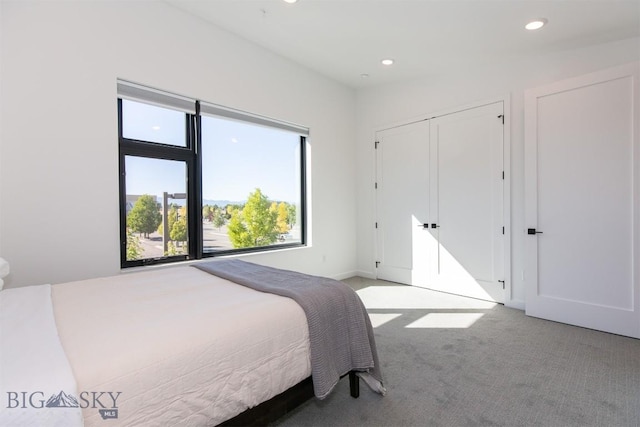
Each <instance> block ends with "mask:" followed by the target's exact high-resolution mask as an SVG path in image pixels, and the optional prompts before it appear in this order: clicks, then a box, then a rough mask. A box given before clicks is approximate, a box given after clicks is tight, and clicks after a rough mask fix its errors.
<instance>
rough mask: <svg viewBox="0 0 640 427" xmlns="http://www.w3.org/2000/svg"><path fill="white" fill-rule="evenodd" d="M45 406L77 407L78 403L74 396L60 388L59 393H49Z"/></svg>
mask: <svg viewBox="0 0 640 427" xmlns="http://www.w3.org/2000/svg"><path fill="white" fill-rule="evenodd" d="M45 406H46V407H47V408H77V407H78V406H79V405H78V400H77V399H76V398H75V397H73V396H71V395H70V394H67V393H65V392H64V391H62V390H60V393H58V394H52V395H51V397H50V398H49V400H47V404H46V405H45Z"/></svg>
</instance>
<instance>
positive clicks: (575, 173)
mask: <svg viewBox="0 0 640 427" xmlns="http://www.w3.org/2000/svg"><path fill="white" fill-rule="evenodd" d="M638 69H639V66H638V64H635V65H633V66H626V67H620V68H616V69H612V70H606V71H602V72H599V73H595V74H590V75H587V76H582V77H579V78H574V79H570V80H566V81H562V82H557V83H555V84H552V85H549V86H545V87H541V88H537V89H532V90H529V91H526V92H525V150H526V151H525V156H526V165H525V167H526V170H525V174H526V223H527V227H531V228H530V229H528V230H526V232H527V233H528V234H529V235H528V236H527V240H526V271H525V273H526V276H525V282H526V312H527V314H528V315H531V316H536V317H542V318H545V319H550V320H555V321H560V322H565V323H569V324H573V325H578V326H584V327H588V328H593V329H598V330H602V331H607V332H613V333H617V334H621V335H627V336H632V337H636V338H638V337H640V286H639V277H640V275H639V273H640V268H639V264H640V257H639V256H638V252H637V251H638V249H640V245H639V242H640V233H639V231H638V222H639V220H640V215H639V212H640V203H639V197H638V192H639V190H638V189H639V188H640V168H639V164H640V161H639V160H640V157H639V156H640V154H639V153H640V147H639V144H638V131H639V125H638V123H639V119H638V117H639V113H638V106H637V103H638V100H640V94H639V91H638V83H639V81H638ZM634 253H635V255H634Z"/></svg>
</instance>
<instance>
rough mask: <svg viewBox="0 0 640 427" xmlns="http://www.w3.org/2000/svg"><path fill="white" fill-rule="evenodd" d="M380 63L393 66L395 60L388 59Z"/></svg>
mask: <svg viewBox="0 0 640 427" xmlns="http://www.w3.org/2000/svg"><path fill="white" fill-rule="evenodd" d="M380 62H382V65H392V64H393V59H391V58H387V59H383V60H382V61H380Z"/></svg>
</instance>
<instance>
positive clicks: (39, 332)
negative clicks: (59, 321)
mask: <svg viewBox="0 0 640 427" xmlns="http://www.w3.org/2000/svg"><path fill="white" fill-rule="evenodd" d="M65 395H66V396H68V395H72V396H78V394H77V391H76V383H75V380H74V378H73V374H72V372H71V368H70V366H69V362H68V361H67V358H66V356H65V353H64V350H63V349H62V346H61V345H60V340H59V339H58V331H57V329H56V324H55V320H54V317H53V310H52V307H51V286H49V285H40V286H29V287H25V288H19V289H6V290H4V291H2V292H0V426H4V427H14V426H15V427H24V426H56V427H57V426H60V427H73V426H81V425H82V414H81V412H80V408H79V407H78V406H77V405H74V403H73V401H68V400H67V399H55V398H54V399H52V400H49V399H50V398H51V397H52V396H60V397H62V396H65ZM52 405H56V407H51V406H52ZM65 406H66V407H65ZM74 406H75V407H74Z"/></svg>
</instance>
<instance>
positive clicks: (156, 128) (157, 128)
mask: <svg viewBox="0 0 640 427" xmlns="http://www.w3.org/2000/svg"><path fill="white" fill-rule="evenodd" d="M151 129H153V130H160V126H153V127H152V128H151Z"/></svg>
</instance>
